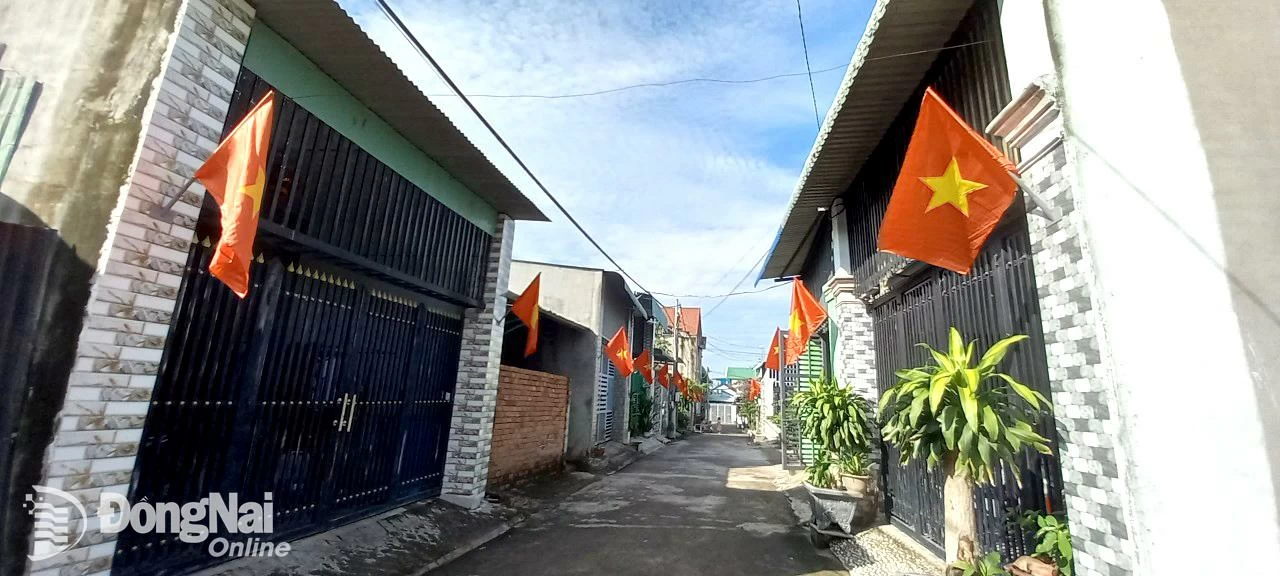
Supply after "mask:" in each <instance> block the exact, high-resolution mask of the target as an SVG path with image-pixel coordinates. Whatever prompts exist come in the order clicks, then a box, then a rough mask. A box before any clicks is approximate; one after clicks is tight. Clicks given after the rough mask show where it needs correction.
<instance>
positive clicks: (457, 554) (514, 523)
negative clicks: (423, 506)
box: [412, 450, 659, 576]
mask: <svg viewBox="0 0 1280 576" xmlns="http://www.w3.org/2000/svg"><path fill="white" fill-rule="evenodd" d="M658 451H659V450H654V451H653V452H650V453H649V454H653V453H654V452H658ZM649 454H644V453H641V452H636V456H635V457H634V458H630V459H628V460H627V461H626V462H623V463H622V465H621V466H618V467H617V468H615V469H614V470H612V471H609V472H607V473H605V474H602V475H599V476H596V478H595V479H594V480H592V481H591V482H590V483H588V484H586V485H585V486H583V487H582V488H579V489H577V490H575V491H573V492H572V493H570V494H568V495H566V496H565V497H564V498H562V499H561V501H564V500H567V499H569V498H572V497H573V496H574V495H575V494H577V493H579V492H582V491H583V490H586V489H587V488H590V487H591V486H594V485H595V484H596V483H598V482H600V480H601V479H603V478H605V477H607V476H612V475H614V474H616V473H618V472H619V471H621V470H624V469H626V467H628V466H630V465H632V464H634V463H635V462H636V461H637V460H639V459H641V458H644V457H645V456H648V455H649ZM553 507H554V506H550V507H548V508H547V509H550V508H553ZM544 511H545V510H539V511H538V512H534V513H532V514H520V515H519V516H517V517H515V518H513V519H511V520H510V521H508V522H503V523H502V524H501V525H499V526H498V527H496V528H494V529H493V530H490V531H488V532H485V533H483V534H481V535H479V536H476V537H475V538H472V539H471V540H468V541H467V542H466V543H465V544H463V545H461V546H459V547H457V548H455V549H453V550H452V551H450V552H449V553H448V554H445V555H444V556H441V557H440V558H438V559H436V560H435V561H434V562H432V563H430V564H427V565H426V566H424V567H422V568H421V569H420V570H417V571H415V572H413V574H412V576H423V575H424V574H427V573H429V572H431V571H432V570H435V569H437V568H440V567H441V566H444V565H445V564H448V563H450V562H453V561H454V560H457V559H458V558H461V557H463V556H465V555H467V554H469V553H471V552H474V551H475V550H477V549H479V548H481V547H482V546H484V545H486V544H488V543H490V542H492V541H494V540H496V539H498V538H499V537H501V536H502V535H504V534H506V533H507V532H510V531H511V530H512V529H513V528H517V527H519V526H521V525H523V524H524V523H525V522H528V521H529V520H530V519H532V518H533V517H534V516H537V515H538V514H539V513H541V512H544Z"/></svg>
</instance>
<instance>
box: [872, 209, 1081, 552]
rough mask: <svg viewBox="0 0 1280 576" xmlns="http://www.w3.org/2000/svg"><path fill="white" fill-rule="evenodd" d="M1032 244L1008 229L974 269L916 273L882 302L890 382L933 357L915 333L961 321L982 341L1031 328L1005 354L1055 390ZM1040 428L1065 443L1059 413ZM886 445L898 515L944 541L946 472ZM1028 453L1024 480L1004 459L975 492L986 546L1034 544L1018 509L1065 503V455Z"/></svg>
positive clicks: (1021, 375)
mask: <svg viewBox="0 0 1280 576" xmlns="http://www.w3.org/2000/svg"><path fill="white" fill-rule="evenodd" d="M1030 251H1031V247H1030V244H1029V242H1028V240H1027V236H1026V232H1025V229H1021V228H1017V229H1014V230H1010V231H1007V233H1005V234H1004V235H1003V236H1001V237H999V238H995V239H993V240H991V241H990V242H989V243H988V246H987V249H986V250H985V251H984V253H983V255H982V256H981V257H980V258H979V260H978V262H977V263H976V264H975V266H974V270H973V271H972V272H971V273H970V274H969V275H968V276H961V275H958V274H953V273H951V272H946V271H942V270H937V269H931V270H929V271H927V272H926V273H924V274H923V275H922V276H921V277H919V278H918V279H916V280H917V283H916V284H914V285H913V286H911V287H909V288H906V289H905V290H902V291H900V292H899V293H898V294H897V295H896V296H894V297H892V298H891V299H889V300H888V301H886V302H883V303H881V304H880V305H879V306H877V307H876V308H874V309H873V311H872V314H873V317H874V321H875V338H876V365H877V366H878V367H879V370H878V376H879V384H880V390H881V392H883V391H884V390H885V389H886V388H887V387H888V386H891V385H892V384H893V382H894V376H893V373H894V370H895V369H898V368H904V367H909V366H918V365H921V364H925V363H927V362H928V361H929V358H928V352H927V351H925V350H923V349H922V348H919V347H917V346H915V344H916V343H918V342H927V343H929V344H930V345H932V346H934V347H942V346H943V345H944V344H945V342H946V337H947V336H946V335H947V332H948V330H949V329H950V327H952V326H955V327H956V328H958V329H959V330H960V331H961V332H962V333H963V334H964V336H965V338H966V339H971V340H977V342H978V348H979V349H980V350H981V349H984V348H986V347H988V346H990V345H991V344H993V343H994V342H995V341H997V340H999V339H1000V338H1003V337H1006V336H1009V335H1012V334H1027V335H1029V336H1030V339H1029V340H1028V341H1027V342H1024V343H1022V344H1020V345H1017V346H1015V347H1014V349H1013V351H1012V352H1011V353H1010V354H1009V355H1008V356H1007V357H1006V360H1005V363H1004V365H1003V369H1004V370H1005V371H1006V372H1008V373H1009V374H1011V375H1013V376H1014V377H1015V378H1017V379H1018V380H1019V381H1021V382H1024V383H1026V384H1027V385H1029V386H1031V387H1033V388H1035V389H1036V390H1038V391H1040V392H1041V393H1042V394H1044V395H1045V396H1046V397H1051V392H1050V389H1049V377H1048V368H1047V362H1046V360H1045V349H1044V339H1043V336H1042V333H1041V325H1040V309H1039V301H1038V299H1037V297H1036V289H1035V284H1034V272H1033V270H1032V268H1031V256H1030ZM1014 401H1015V402H1016V401H1019V400H1016V399H1015V400H1014ZM1037 428H1038V430H1039V432H1040V433H1041V434H1042V435H1044V436H1045V437H1047V438H1049V439H1050V441H1051V445H1053V447H1054V448H1055V453H1056V441H1054V440H1055V438H1056V430H1055V429H1054V426H1053V419H1052V418H1050V417H1043V418H1041V419H1040V421H1039V422H1038V424H1037ZM885 452H886V453H885V457H886V466H885V480H886V487H887V503H888V506H889V515H890V517H891V518H892V519H893V520H895V521H897V522H899V523H901V524H904V525H906V526H907V527H909V528H910V529H911V531H912V532H914V533H915V534H916V535H917V536H918V537H920V539H922V540H923V541H925V542H926V543H927V544H930V545H932V546H934V547H941V545H942V536H943V533H942V529H943V508H942V477H941V472H940V471H939V470H933V471H929V470H926V469H925V467H924V464H923V463H922V462H919V461H913V462H910V463H908V464H905V465H903V464H899V458H898V456H899V454H898V453H897V451H896V450H894V449H893V448H892V447H886V448H885ZM1019 458H1020V465H1019V468H1020V470H1021V472H1022V477H1023V482H1022V485H1021V486H1019V485H1018V484H1017V482H1016V480H1015V478H1014V476H1013V474H1012V471H1011V470H1008V469H1007V468H1002V469H1001V470H1000V472H999V473H998V474H997V476H996V483H995V484H994V485H993V486H983V487H979V489H978V490H977V491H976V493H975V502H974V506H975V507H976V509H977V512H978V522H979V526H978V527H979V547H980V548H981V549H983V550H996V551H999V552H1000V553H1001V554H1002V555H1004V557H1005V558H1006V559H1009V560H1011V559H1013V558H1016V557H1017V556H1020V555H1022V554H1025V553H1027V552H1028V551H1030V550H1031V549H1032V548H1034V546H1033V544H1032V542H1031V540H1030V538H1029V536H1030V535H1029V534H1025V533H1023V531H1022V530H1021V529H1020V528H1019V527H1017V526H1016V525H1015V524H1014V523H1013V522H1012V516H1013V515H1014V514H1020V513H1021V512H1022V511H1025V510H1039V511H1041V512H1049V511H1060V510H1062V509H1063V495H1062V478H1061V472H1060V469H1059V466H1058V463H1057V462H1056V461H1055V460H1054V459H1053V458H1052V457H1047V456H1044V455H1041V454H1039V453H1036V452H1033V451H1031V450H1024V452H1023V453H1022V454H1021V455H1020V457H1019Z"/></svg>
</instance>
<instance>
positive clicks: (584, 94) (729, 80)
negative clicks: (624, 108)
mask: <svg viewBox="0 0 1280 576" xmlns="http://www.w3.org/2000/svg"><path fill="white" fill-rule="evenodd" d="M848 67H849V65H848V64H840V65H838V66H832V67H830V68H823V69H821V70H815V71H813V72H788V73H786V74H774V75H772V76H761V77H759V78H741V79H734V78H682V79H680V80H668V81H665V82H642V83H639V84H628V85H626V86H617V87H614V88H605V89H602V90H592V91H590V92H568V93H564V94H467V96H470V97H472V98H523V99H534V100H559V99H562V98H587V97H591V96H603V95H605V94H614V93H617V92H624V91H627V90H635V89H637V88H665V87H667V86H678V85H680V84H695V83H705V84H756V83H759V82H768V81H770V80H777V79H779V78H794V77H796V76H806V75H811V74H825V73H827V72H834V71H836V70H843V69H845V68H848ZM432 96H457V95H456V94H432Z"/></svg>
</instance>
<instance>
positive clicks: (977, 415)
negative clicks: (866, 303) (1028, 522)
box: [880, 328, 1050, 562]
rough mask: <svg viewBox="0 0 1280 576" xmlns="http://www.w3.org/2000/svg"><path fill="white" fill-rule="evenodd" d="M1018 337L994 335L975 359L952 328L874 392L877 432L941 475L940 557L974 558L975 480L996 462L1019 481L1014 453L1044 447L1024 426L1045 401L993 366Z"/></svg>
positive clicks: (990, 477) (990, 472)
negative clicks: (915, 364)
mask: <svg viewBox="0 0 1280 576" xmlns="http://www.w3.org/2000/svg"><path fill="white" fill-rule="evenodd" d="M1024 339H1026V336H1021V335H1019V336H1011V337H1009V338H1005V339H1003V340H1000V341H999V342H996V343H995V344H993V345H992V346H991V347H990V348H988V349H987V350H986V352H985V353H983V354H982V356H981V357H980V358H979V357H977V356H976V351H975V344H974V343H973V342H970V343H969V344H968V345H966V344H965V343H964V339H963V337H962V336H961V335H960V332H959V331H958V330H956V329H955V328H952V329H951V331H950V334H949V338H948V346H947V351H946V352H941V351H938V350H935V349H933V348H931V347H929V346H928V345H927V344H920V346H922V347H924V348H925V349H926V350H928V351H929V355H930V357H931V358H932V360H933V362H932V363H931V364H929V365H926V366H921V367H919V368H908V369H905V370H899V371H898V372H897V373H896V375H897V378H898V381H897V383H895V384H894V385H893V386H892V387H890V388H889V389H888V390H886V391H885V393H884V395H883V396H882V397H881V398H880V414H881V417H882V419H883V422H884V426H883V427H882V428H881V431H882V432H883V434H884V439H885V441H887V442H889V443H891V444H893V445H894V446H896V447H897V448H898V449H899V450H900V451H901V454H902V460H903V462H904V463H905V462H908V461H910V460H912V459H915V458H923V459H925V461H926V463H927V465H928V467H929V468H930V469H933V468H934V467H936V466H938V465H941V466H942V467H943V472H944V473H945V474H946V481H945V484H944V485H943V502H944V509H945V512H944V514H945V518H946V527H947V528H946V531H945V538H944V541H945V551H946V559H947V561H948V562H956V561H957V560H964V561H968V562H972V561H974V560H975V559H976V557H975V556H974V542H975V541H976V540H977V531H978V529H977V518H976V517H975V515H974V507H973V489H974V485H975V483H993V482H994V480H995V472H996V470H997V468H998V467H999V466H1000V465H1001V464H1002V463H1004V464H1007V465H1008V467H1009V469H1010V470H1012V471H1013V473H1014V477H1015V478H1016V479H1017V480H1018V481H1019V482H1021V475H1020V474H1019V473H1018V465H1017V461H1016V458H1017V455H1018V453H1019V452H1021V451H1022V450H1023V449H1024V448H1027V447H1029V448H1031V449H1034V450H1036V451H1038V452H1041V453H1043V454H1049V453H1050V450H1049V444H1048V443H1049V441H1048V440H1047V439H1046V438H1044V437H1043V436H1041V435H1040V434H1038V433H1036V431H1035V428H1034V427H1033V426H1032V423H1033V422H1035V419H1036V417H1037V415H1038V413H1039V412H1040V410H1041V407H1042V406H1044V407H1046V408H1047V406H1048V403H1049V402H1048V400H1047V399H1046V398H1045V397H1044V396H1042V395H1041V394H1040V393H1039V392H1036V391H1035V390H1032V389H1031V388H1030V387H1028V386H1026V385H1024V384H1022V383H1021V382H1018V381H1017V380H1015V379H1014V378H1013V377H1012V376H1010V375H1008V374H1005V373H1003V372H1000V371H999V366H1000V363H1001V362H1002V361H1003V360H1004V357H1005V355H1006V354H1007V353H1008V351H1009V348H1010V347H1011V346H1013V345H1014V344H1016V343H1017V342H1019V341H1021V340H1024ZM975 361H976V364H975Z"/></svg>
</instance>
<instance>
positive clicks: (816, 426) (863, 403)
mask: <svg viewBox="0 0 1280 576" xmlns="http://www.w3.org/2000/svg"><path fill="white" fill-rule="evenodd" d="M791 406H792V407H793V408H795V410H796V416H797V417H799V418H800V421H801V422H802V425H803V433H804V435H805V437H807V438H809V439H810V440H812V441H813V442H814V443H815V444H817V445H818V447H819V448H821V449H822V450H823V451H825V452H833V453H835V454H841V453H845V452H851V451H863V450H865V449H867V448H868V447H869V446H870V445H871V444H870V440H869V439H868V435H869V434H868V433H869V432H870V429H871V424H870V420H869V418H868V417H867V412H868V410H867V409H868V402H867V400H866V399H865V398H863V397H861V396H858V395H857V394H854V393H853V391H852V390H850V389H849V388H845V387H842V386H840V385H839V384H838V383H836V382H835V381H832V380H826V379H823V380H815V381H813V382H812V383H810V384H809V389H808V390H802V391H800V392H797V393H796V394H795V395H794V396H792V397H791Z"/></svg>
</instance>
